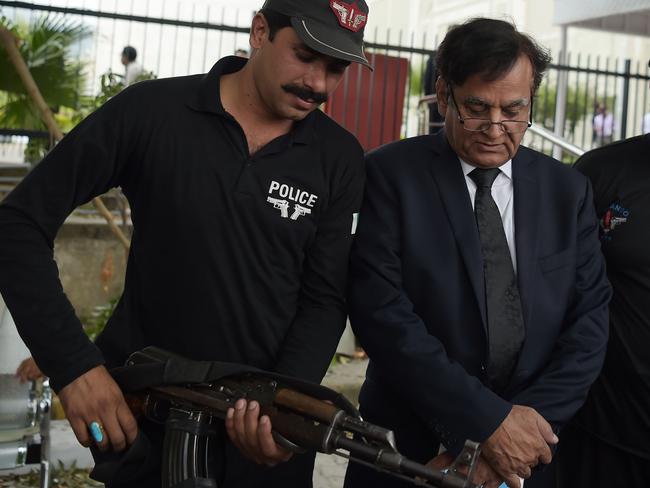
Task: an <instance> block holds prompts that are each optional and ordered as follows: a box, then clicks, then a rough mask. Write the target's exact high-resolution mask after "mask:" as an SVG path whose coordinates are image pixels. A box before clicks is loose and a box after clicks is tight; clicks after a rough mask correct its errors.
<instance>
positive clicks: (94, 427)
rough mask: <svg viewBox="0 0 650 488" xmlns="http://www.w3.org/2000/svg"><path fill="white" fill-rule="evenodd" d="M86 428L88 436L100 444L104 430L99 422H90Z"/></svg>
mask: <svg viewBox="0 0 650 488" xmlns="http://www.w3.org/2000/svg"><path fill="white" fill-rule="evenodd" d="M88 428H89V430H90V435H92V436H93V439H94V440H95V442H96V443H97V444H101V443H102V441H103V440H104V429H103V428H102V426H101V424H100V423H99V422H91V423H90V425H89V426H88Z"/></svg>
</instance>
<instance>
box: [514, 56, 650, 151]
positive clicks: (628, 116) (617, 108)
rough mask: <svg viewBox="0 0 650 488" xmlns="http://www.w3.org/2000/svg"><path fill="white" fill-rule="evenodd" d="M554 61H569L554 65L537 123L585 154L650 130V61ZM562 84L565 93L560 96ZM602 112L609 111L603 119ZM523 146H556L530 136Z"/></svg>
mask: <svg viewBox="0 0 650 488" xmlns="http://www.w3.org/2000/svg"><path fill="white" fill-rule="evenodd" d="M554 59H566V61H565V62H563V63H561V64H552V65H551V67H550V69H549V71H548V73H547V75H546V77H545V79H544V81H543V83H542V86H541V87H540V90H539V91H538V94H537V98H536V100H535V108H534V114H535V115H534V119H535V123H537V124H539V125H541V126H543V127H544V128H546V129H548V130H551V131H553V132H555V133H556V135H558V136H560V137H562V138H563V139H565V140H566V141H568V142H569V143H572V144H574V145H575V146H578V147H580V148H582V149H584V150H588V149H591V148H594V147H598V146H600V145H603V144H606V143H608V142H611V141H615V140H619V139H625V138H628V137H631V136H635V135H639V134H642V133H643V132H644V131H649V130H650V127H645V128H644V127H643V118H644V116H645V114H646V113H650V107H649V103H650V93H649V91H650V90H649V88H650V87H649V82H650V68H648V65H647V60H644V61H640V60H636V61H632V60H630V59H610V58H601V57H592V56H586V57H585V56H581V55H580V54H578V55H575V54H573V53H568V54H567V55H566V57H563V56H562V54H561V53H560V54H558V55H557V56H554ZM563 83H565V84H566V92H565V93H564V94H561V93H560V94H558V92H559V90H558V88H559V87H560V86H561V85H562V84H563ZM562 100H564V103H562V102H561V101H562ZM558 102H559V103H558ZM603 108H604V109H605V110H606V112H605V113H604V114H603V115H601V116H600V117H599V116H598V113H599V112H601V111H602V109H603ZM599 118H600V121H601V123H599V121H598V119H599ZM602 121H604V127H602V126H603V123H602ZM610 123H611V133H610V132H609V125H610ZM599 127H602V128H603V129H604V132H603V131H599V130H598V128H599ZM525 142H527V143H528V144H529V145H531V146H533V147H535V148H536V149H539V150H542V151H544V152H550V151H551V146H552V144H551V143H549V142H548V141H547V140H546V139H544V138H541V137H534V136H532V135H530V136H529V137H527V139H526V140H525ZM569 160H571V158H569Z"/></svg>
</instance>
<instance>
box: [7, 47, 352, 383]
mask: <svg viewBox="0 0 650 488" xmlns="http://www.w3.org/2000/svg"><path fill="white" fill-rule="evenodd" d="M245 63H246V59H242V58H237V57H227V58H224V59H222V60H220V61H219V62H218V63H217V64H216V65H215V66H214V67H213V69H212V70H211V71H210V72H209V73H208V74H207V75H196V76H188V77H180V78H170V79H161V80H153V81H146V82H142V83H138V84H136V85H133V86H131V87H129V88H127V89H125V90H124V91H123V92H122V93H120V94H119V95H118V96H116V97H114V98H113V99H112V100H110V101H109V102H108V103H107V104H105V105H104V106H103V107H102V108H100V109H99V110H98V111H97V112H95V113H94V114H92V115H91V116H89V117H88V118H87V119H86V120H85V121H83V122H82V123H81V124H79V125H78V126H77V127H76V128H75V129H74V130H73V131H72V132H71V133H70V134H69V135H68V136H67V137H66V138H65V139H64V140H63V141H61V142H60V143H59V144H58V146H57V147H56V148H55V149H54V150H53V151H52V152H51V153H50V154H49V155H48V156H47V157H46V158H45V159H44V160H43V161H42V162H41V163H40V164H39V165H38V166H37V167H36V168H35V169H34V170H33V171H32V172H31V173H30V174H29V175H28V176H27V177H26V178H25V180H24V181H23V182H22V183H21V184H20V185H19V186H18V187H17V189H16V190H15V191H14V192H13V193H12V194H11V195H9V196H8V197H7V198H6V199H5V201H4V202H3V204H2V205H1V206H0V269H1V270H2V272H1V273H0V289H1V290H2V293H3V295H4V296H5V299H6V300H7V303H9V304H10V308H11V311H12V313H13V315H14V317H15V319H16V323H17V324H18V325H19V328H20V330H21V333H22V334H23V337H24V338H25V339H26V342H28V343H29V344H30V347H31V348H32V352H33V354H34V356H35V357H36V359H37V361H38V364H39V365H40V366H41V367H42V369H43V370H44V371H45V372H46V373H47V374H48V375H50V376H51V377H52V380H53V384H54V386H55V388H57V389H60V388H61V387H62V386H64V385H66V384H67V383H69V382H70V381H72V380H73V379H74V378H76V377H77V376H79V375H80V374H82V373H83V372H85V371H87V370H88V369H90V368H92V367H94V366H96V365H98V364H100V363H102V362H103V360H104V359H103V358H105V360H106V362H107V365H108V366H117V365H121V364H123V362H124V360H125V359H126V357H127V356H128V354H129V353H130V352H132V351H134V350H137V349H140V348H142V347H144V346H147V345H156V346H159V347H162V348H164V349H169V350H172V351H174V352H176V353H179V354H182V355H186V356H188V357H191V358H194V359H213V360H220V361H227V362H237V363H244V364H248V365H251V366H256V367H259V368H263V369H268V370H274V371H276V372H279V373H283V374H288V375H294V376H298V377H301V378H303V379H307V380H311V381H316V382H319V381H320V379H321V378H322V376H323V374H324V372H325V370H326V368H327V366H328V364H329V360H330V358H331V355H332V354H333V353H334V350H335V348H336V344H337V343H338V338H339V336H340V333H341V331H342V330H343V327H344V324H345V317H346V310H345V304H344V289H345V281H346V271H347V262H348V252H349V248H350V245H351V240H352V230H353V214H356V213H357V212H358V209H359V206H360V202H361V198H362V192H363V178H364V170H363V151H362V149H361V147H360V146H359V144H358V142H357V141H356V139H355V138H354V137H353V136H352V135H351V134H349V133H348V132H347V131H345V130H344V129H342V128H341V127H339V126H338V125H337V124H336V123H335V122H334V121H332V120H331V119H330V118H329V117H327V116H326V115H324V114H323V113H322V112H321V111H319V110H316V111H314V112H313V113H311V114H310V115H308V116H307V117H306V118H305V119H304V120H302V121H300V122H297V123H295V124H294V128H293V129H292V131H291V132H290V133H288V134H286V135H284V136H281V137H279V138H277V139H275V140H273V141H271V142H270V143H269V144H267V145H266V146H265V147H263V148H262V149H260V150H259V152H257V153H255V154H254V155H253V156H250V155H249V153H248V146H247V143H246V140H245V136H244V133H243V130H242V129H241V127H240V126H239V124H238V123H237V122H236V121H235V120H234V119H233V118H232V117H231V116H230V115H229V114H228V113H226V112H225V110H224V108H223V106H222V105H221V102H220V94H219V83H220V77H221V74H222V73H231V72H235V71H237V70H239V69H241V67H242V66H243V65H244V64H245ZM115 186H120V187H121V188H122V190H123V192H124V194H125V195H126V196H127V198H128V199H129V202H130V205H131V211H132V220H133V225H134V227H133V229H134V230H133V237H132V241H131V250H130V253H129V258H128V267H127V273H126V281H125V288H124V293H123V296H122V298H121V300H120V302H119V304H118V305H117V308H116V310H115V313H114V314H113V316H112V318H111V319H110V321H109V323H108V325H107V327H106V329H105V331H104V332H103V334H101V335H100V337H99V338H98V339H97V346H98V347H99V349H100V350H101V353H102V354H100V352H99V351H98V350H97V348H96V347H95V346H94V345H93V344H91V343H90V342H89V341H88V340H87V339H86V336H85V335H84V333H83V331H82V329H81V326H80V324H79V321H78V319H77V318H76V316H75V313H74V310H73V309H72V307H71V305H70V303H69V301H68V300H67V298H66V297H65V295H64V293H63V290H62V289H61V284H60V282H59V280H58V276H57V269H56V266H55V263H54V261H53V259H52V246H53V241H54V237H55V235H56V233H57V230H58V228H59V227H60V226H61V225H62V224H63V222H64V220H65V218H66V216H67V215H68V214H69V213H70V212H71V211H72V210H73V209H74V208H75V207H77V206H78V205H80V204H82V203H83V202H87V201H88V200H90V199H91V197H93V196H94V195H98V194H102V193H104V192H105V191H107V190H108V189H109V188H111V187H115ZM89 272H93V271H92V270H89ZM102 356H103V357H102Z"/></svg>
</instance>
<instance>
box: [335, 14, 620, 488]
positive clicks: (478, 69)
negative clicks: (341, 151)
mask: <svg viewBox="0 0 650 488" xmlns="http://www.w3.org/2000/svg"><path fill="white" fill-rule="evenodd" d="M549 61H550V59H549V56H548V54H546V53H545V52H544V51H543V50H542V49H540V48H539V47H538V46H537V45H536V44H535V42H534V41H533V40H532V39H530V38H529V37H528V36H526V35H523V34H521V33H519V32H517V31H516V29H515V28H514V27H513V26H512V25H511V24H509V23H507V22H503V21H498V20H491V19H474V20H472V21H469V22H467V23H465V24H463V25H460V26H456V27H454V28H452V29H451V30H450V31H449V32H448V34H447V36H446V37H445V40H444V41H443V42H442V44H441V45H440V48H439V51H438V69H439V71H440V78H439V79H438V82H437V85H436V90H437V95H438V100H439V103H440V111H441V113H442V114H444V116H445V129H444V131H442V132H441V133H439V134H436V135H433V136H431V135H428V136H422V137H417V138H413V139H408V140H404V141H400V142H397V143H393V144H390V145H387V146H385V147H382V148H380V149H378V150H376V151H374V152H373V153H371V154H369V155H368V157H367V183H366V195H365V201H364V204H363V207H362V211H361V217H360V221H359V222H360V223H359V228H358V232H357V238H356V242H355V244H354V250H353V255H352V264H351V271H350V277H351V278H350V279H351V282H350V291H349V307H350V317H351V320H352V326H353V328H354V331H355V333H356V334H357V336H358V337H359V339H360V340H361V343H362V344H363V346H364V348H365V349H366V351H367V352H368V354H369V356H370V364H369V366H368V372H367V377H366V381H365V383H364V385H363V388H362V391H361V397H360V403H361V410H362V413H363V415H364V416H365V417H366V419H367V420H369V421H371V422H375V423H377V424H380V425H382V426H386V427H389V428H391V429H393V430H394V431H395V434H396V439H397V445H398V447H399V449H400V451H401V452H402V453H403V454H405V455H406V456H408V457H411V458H413V459H415V460H417V461H420V462H428V461H430V462H431V465H433V466H436V467H443V466H444V465H447V464H449V463H450V462H451V460H452V459H453V457H452V456H453V455H456V454H458V452H459V451H460V449H461V448H462V446H463V444H464V441H465V440H466V439H472V440H474V441H478V442H481V443H482V446H481V447H482V453H481V457H480V462H479V466H478V470H477V472H476V476H475V477H474V481H475V482H477V483H486V486H488V487H490V488H492V487H496V486H498V485H499V484H500V483H501V482H502V481H505V482H506V483H507V485H508V486H510V487H511V488H514V487H519V486H520V485H521V479H524V478H525V479H527V480H526V487H527V488H528V487H535V486H542V485H543V482H542V478H543V477H544V472H543V471H542V472H540V470H535V471H534V472H533V473H532V477H531V471H532V470H533V469H534V468H535V467H536V466H538V465H540V464H547V463H549V462H550V461H551V460H552V448H553V447H554V444H556V443H557V442H558V439H557V436H556V435H555V434H556V433H557V432H558V430H559V428H560V427H561V426H562V425H563V424H564V423H565V422H567V421H568V420H569V419H570V418H571V416H572V415H573V414H574V413H575V412H576V410H577V409H578V408H579V407H580V405H581V404H582V403H583V401H584V399H585V396H586V394H587V391H588V389H589V386H590V385H591V383H592V382H593V381H594V379H595V378H596V376H597V375H598V372H599V371H600V368H601V365H602V362H603V358H604V354H605V346H606V342H607V327H608V318H607V304H608V302H609V299H610V295H611V291H610V287H609V284H608V282H607V279H606V276H605V268H604V264H603V258H602V256H601V254H600V250H599V243H598V236H597V223H596V216H595V212H594V209H593V201H592V193H591V188H590V185H589V183H588V181H587V179H586V178H584V177H583V176H582V175H580V174H579V173H578V172H576V171H573V170H572V169H571V168H569V167H566V166H564V165H563V164H561V163H560V162H558V161H555V160H553V159H551V158H549V157H547V156H545V155H543V154H540V153H537V152H535V151H532V150H530V149H527V148H525V147H520V143H521V140H522V138H523V136H524V133H525V131H526V129H527V128H528V127H529V126H530V121H531V120H532V119H531V115H532V99H533V96H534V94H535V91H536V90H537V88H538V86H539V83H540V81H541V78H542V76H543V72H544V70H545V69H546V66H547V64H548V62H549ZM441 448H442V449H441ZM444 449H446V451H447V452H446V453H443V454H441V452H442V451H443V450H444ZM366 486H372V487H373V488H376V487H387V486H390V487H397V486H409V485H407V484H402V483H401V482H396V481H394V480H393V479H390V478H388V477H386V475H383V474H381V473H375V472H373V471H372V470H370V469H368V468H365V467H363V466H358V465H350V467H349V468H348V473H347V478H346V487H366Z"/></svg>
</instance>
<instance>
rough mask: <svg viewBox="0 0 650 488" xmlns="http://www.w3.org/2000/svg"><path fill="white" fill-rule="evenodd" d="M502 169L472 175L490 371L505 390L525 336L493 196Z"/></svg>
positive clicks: (495, 384) (494, 384)
mask: <svg viewBox="0 0 650 488" xmlns="http://www.w3.org/2000/svg"><path fill="white" fill-rule="evenodd" d="M500 171H501V170H500V169H498V168H490V169H481V168H476V169H474V170H473V171H472V172H471V173H470V174H469V177H470V178H472V180H473V181H474V183H476V198H475V200H474V213H475V214H476V223H477V224H478V232H479V235H480V239H481V252H482V254H483V272H484V277H485V302H486V307H487V321H488V343H489V347H490V357H489V362H488V368H487V373H488V378H489V380H490V383H491V385H492V387H493V389H494V390H495V391H496V392H502V391H503V390H504V389H505V387H506V386H507V384H508V381H509V380H510V375H511V374H512V370H513V369H514V367H515V363H516V362H517V357H518V356H519V351H520V349H521V345H522V344H523V342H524V335H525V331H524V320H523V315H522V313H521V301H520V300H519V290H518V289H517V281H516V279H515V271H514V268H513V266H512V258H511V257H510V250H509V249H508V241H507V240H506V234H505V232H504V230H503V222H502V221H501V214H500V213H499V209H498V207H497V204H496V203H495V202H494V199H493V198H492V191H491V190H492V183H494V180H495V179H496V177H497V176H498V175H499V172H500Z"/></svg>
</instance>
